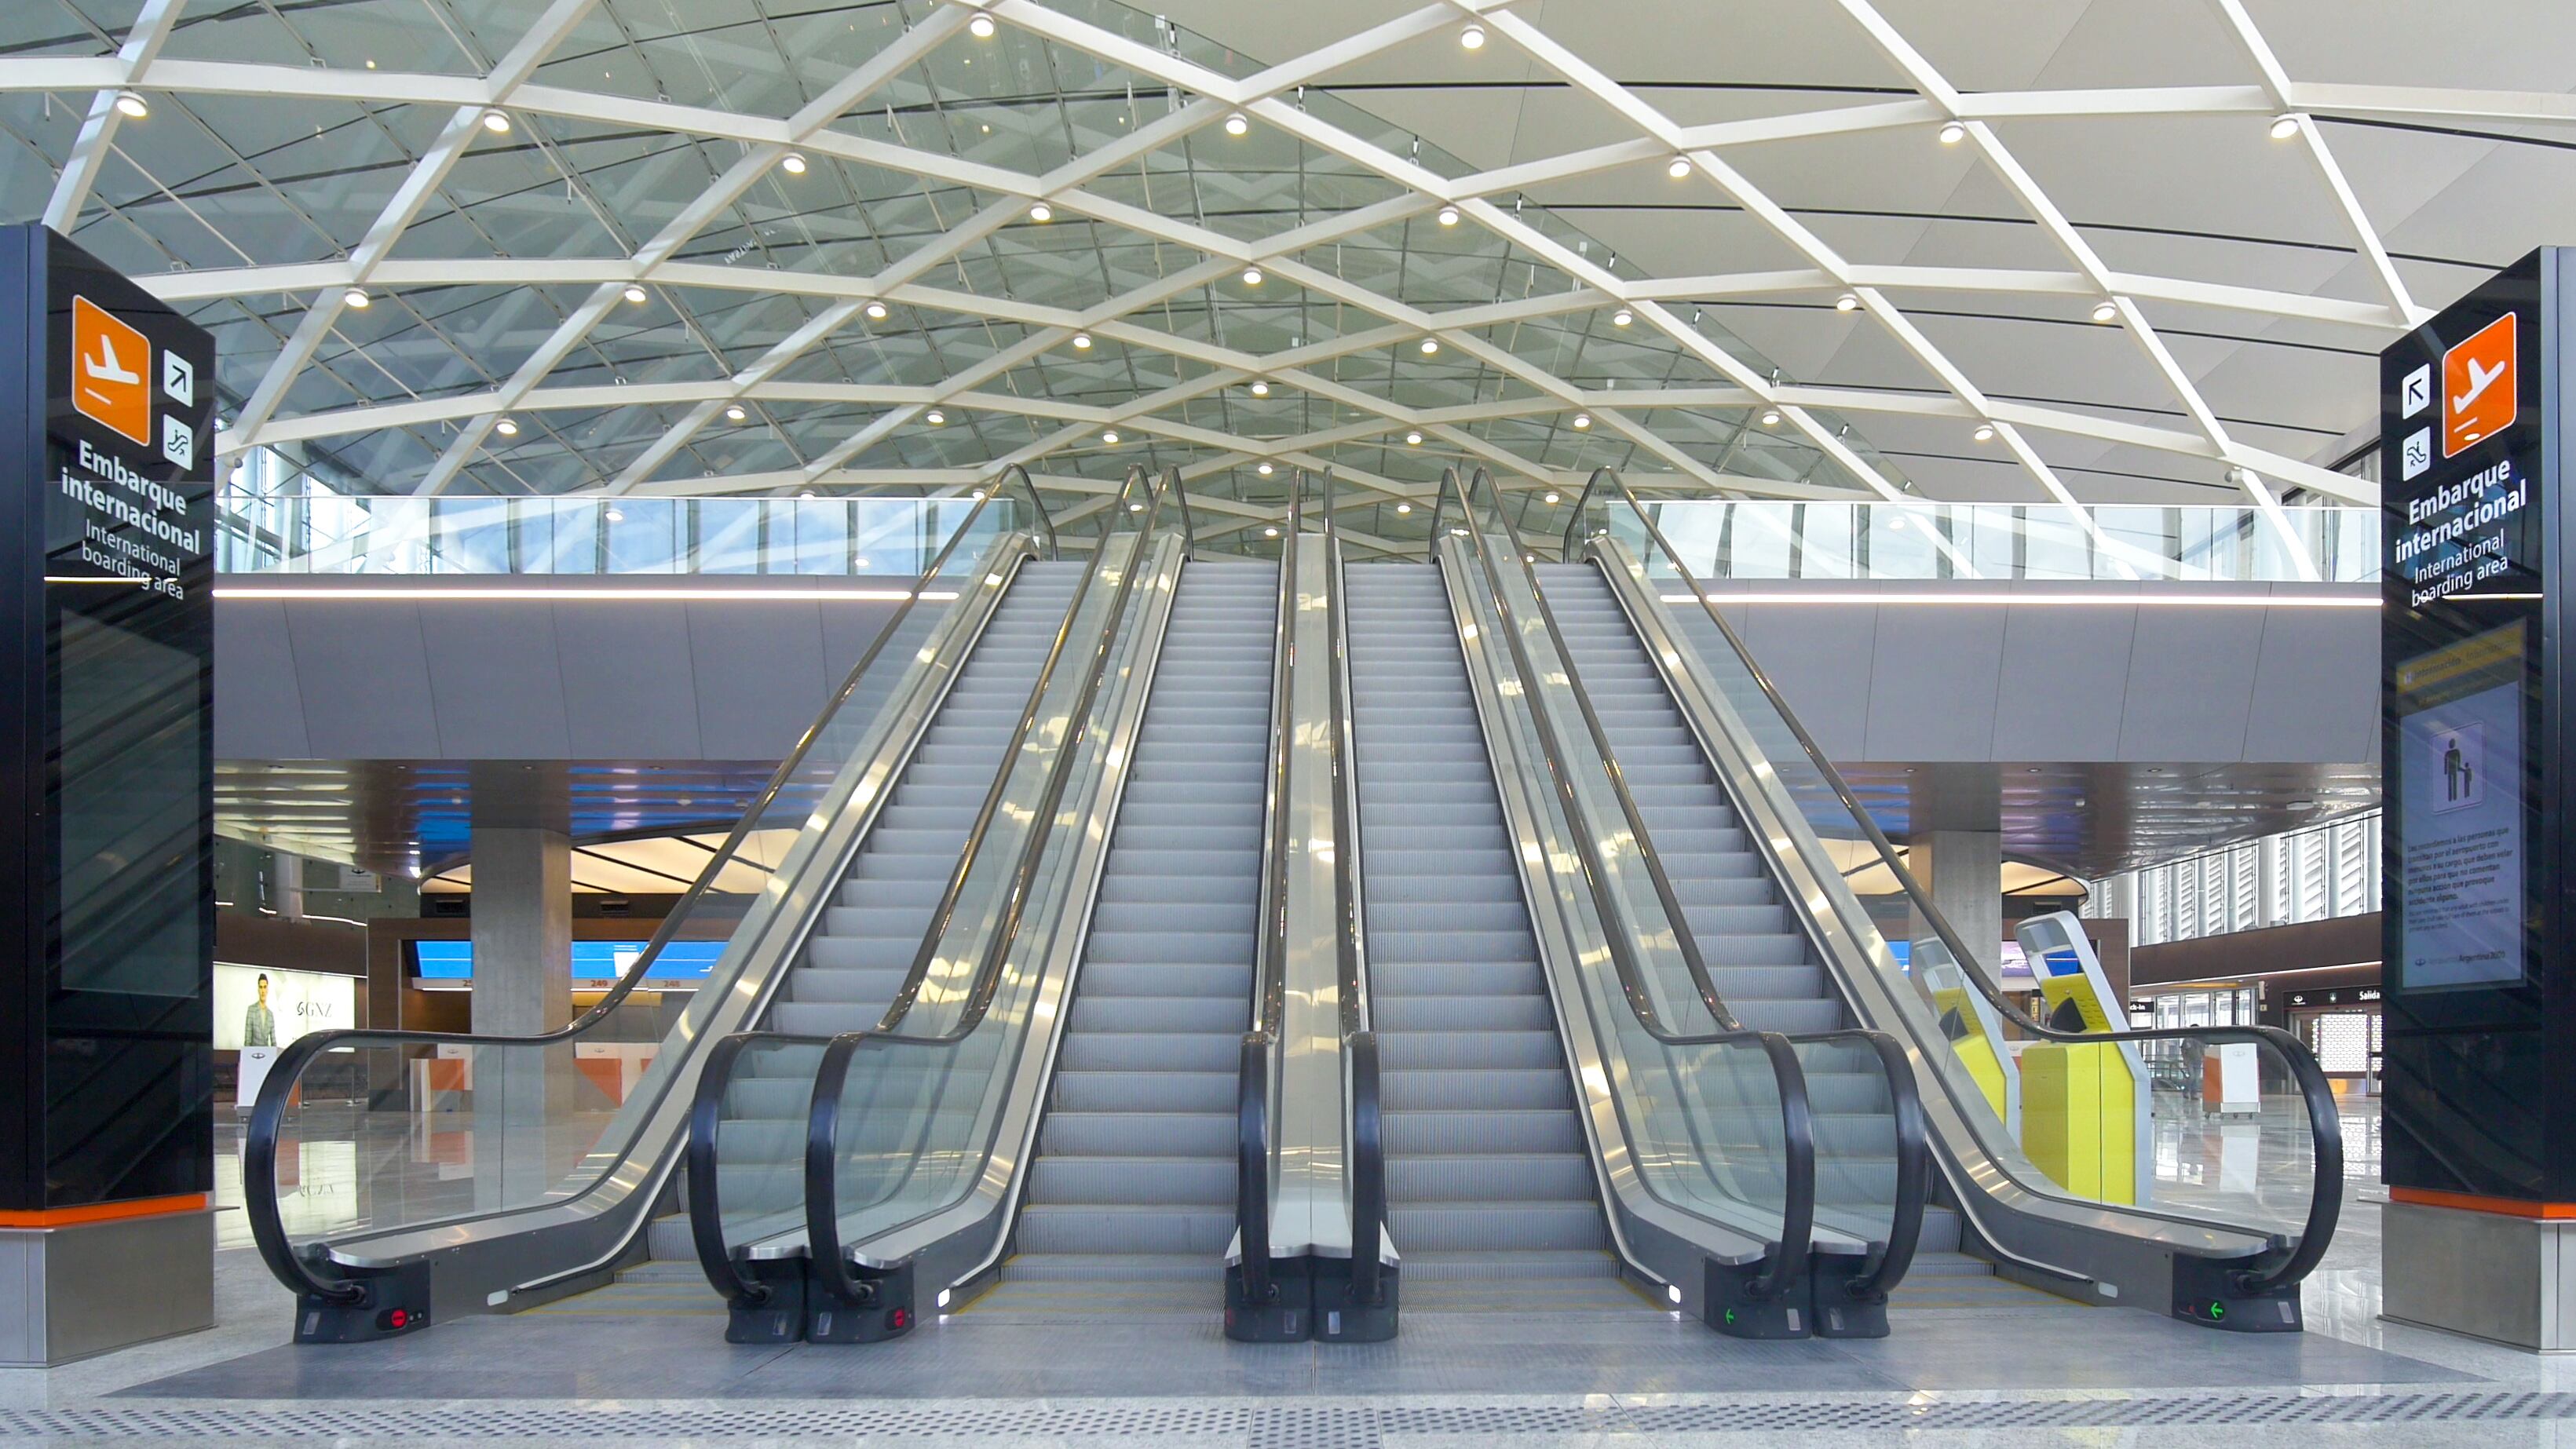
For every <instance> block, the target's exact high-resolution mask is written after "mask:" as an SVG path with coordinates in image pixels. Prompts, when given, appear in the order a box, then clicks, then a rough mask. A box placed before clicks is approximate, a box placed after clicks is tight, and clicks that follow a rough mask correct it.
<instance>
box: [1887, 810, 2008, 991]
mask: <svg viewBox="0 0 2576 1449" xmlns="http://www.w3.org/2000/svg"><path fill="white" fill-rule="evenodd" d="M1907 860H1908V861H1909V863H1910V864H1911V865H1912V866H1913V868H1914V876H1915V879H1917V880H1919V881H1921V882H1922V883H1923V888H1924V889H1925V890H1927V891H1930V892H1931V893H1932V907H1933V909H1935V910H1937V911H1939V912H1940V913H1941V918H1942V919H1943V920H1945V921H1948V922H1949V923H1950V929H1951V930H1952V931H1954V932H1956V933H1958V937H1959V941H1960V944H1962V945H1964V946H1966V947H1967V948H1968V949H1969V950H1971V951H1974V952H1975V953H1977V961H1978V964H1980V965H1982V966H1984V967H1985V968H1986V974H1987V975H1988V976H1990V977H1991V976H1995V975H1998V974H1999V973H2000V972H2001V971H2002V970H2003V941H2004V895H2003V865H2004V838H2003V835H2002V834H2001V833H2000V832H1997V831H1988V830H1927V831H1923V832H1920V833H1918V834H1917V835H1916V836H1915V837H1914V839H1913V841H1912V842H1911V849H1910V852H1909V854H1908V856H1907Z"/></svg>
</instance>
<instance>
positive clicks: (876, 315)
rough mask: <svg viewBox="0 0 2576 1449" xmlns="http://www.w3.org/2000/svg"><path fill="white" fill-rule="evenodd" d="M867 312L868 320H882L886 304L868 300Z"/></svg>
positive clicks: (884, 317)
mask: <svg viewBox="0 0 2576 1449" xmlns="http://www.w3.org/2000/svg"><path fill="white" fill-rule="evenodd" d="M867 313H868V320H869V321H871V322H883V321H884V320H885V319H886V305H885V303H883V302H870V303H869V304H868V306H867Z"/></svg>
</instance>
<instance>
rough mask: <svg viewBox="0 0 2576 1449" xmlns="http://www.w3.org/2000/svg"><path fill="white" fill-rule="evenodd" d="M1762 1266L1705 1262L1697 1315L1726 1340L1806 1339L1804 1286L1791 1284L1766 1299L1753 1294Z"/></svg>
mask: <svg viewBox="0 0 2576 1449" xmlns="http://www.w3.org/2000/svg"><path fill="white" fill-rule="evenodd" d="M1765 1266H1767V1265H1766V1264H1764V1263H1758V1262H1756V1263H1721V1262H1718V1261H1717V1260H1716V1259H1714V1258H1711V1259H1709V1260H1708V1271H1707V1274H1706V1277H1705V1280H1704V1284H1703V1292H1704V1296H1703V1297H1702V1298H1701V1300H1700V1316H1701V1317H1702V1318H1704V1319H1706V1320H1707V1322H1708V1326H1709V1327H1711V1328H1714V1329H1716V1330H1717V1331H1718V1332H1720V1333H1723V1334H1725V1335H1726V1336H1727V1337H1729V1338H1759V1339H1781V1338H1808V1337H1811V1336H1812V1330H1813V1324H1812V1319H1813V1315H1812V1314H1811V1313H1810V1311H1809V1307H1808V1303H1807V1286H1806V1285H1805V1284H1803V1283H1791V1284H1789V1285H1787V1287H1786V1289H1785V1290H1784V1291H1781V1292H1778V1293H1773V1294H1771V1295H1768V1296H1765V1297H1756V1296H1754V1293H1753V1284H1754V1282H1755V1281H1756V1280H1757V1279H1759V1278H1760V1277H1761V1276H1762V1271H1763V1269H1764V1267H1765Z"/></svg>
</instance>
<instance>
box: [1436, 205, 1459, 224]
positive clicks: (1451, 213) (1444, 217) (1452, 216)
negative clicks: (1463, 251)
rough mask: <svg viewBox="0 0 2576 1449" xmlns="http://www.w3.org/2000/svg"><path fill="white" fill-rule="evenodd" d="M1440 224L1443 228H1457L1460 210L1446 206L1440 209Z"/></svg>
mask: <svg viewBox="0 0 2576 1449" xmlns="http://www.w3.org/2000/svg"><path fill="white" fill-rule="evenodd" d="M1440 224H1441V225H1442V226H1456V225H1457V224H1458V208H1456V207H1454V206H1444V207H1442V208H1440Z"/></svg>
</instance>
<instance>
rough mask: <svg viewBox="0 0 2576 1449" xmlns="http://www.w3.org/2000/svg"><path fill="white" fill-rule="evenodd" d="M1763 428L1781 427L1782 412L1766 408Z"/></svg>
mask: <svg viewBox="0 0 2576 1449" xmlns="http://www.w3.org/2000/svg"><path fill="white" fill-rule="evenodd" d="M1762 426H1764V427H1766V428H1776V427H1778V426H1780V410H1779V409H1778V408H1764V409H1763V410H1762Z"/></svg>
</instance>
